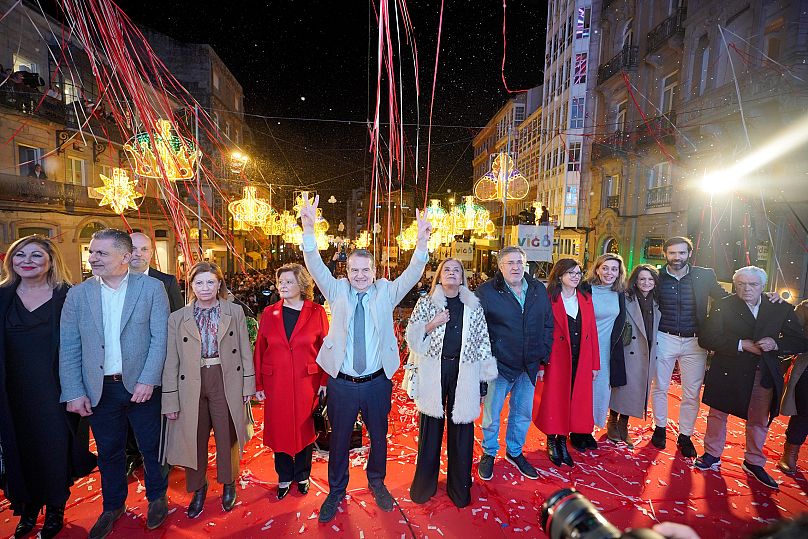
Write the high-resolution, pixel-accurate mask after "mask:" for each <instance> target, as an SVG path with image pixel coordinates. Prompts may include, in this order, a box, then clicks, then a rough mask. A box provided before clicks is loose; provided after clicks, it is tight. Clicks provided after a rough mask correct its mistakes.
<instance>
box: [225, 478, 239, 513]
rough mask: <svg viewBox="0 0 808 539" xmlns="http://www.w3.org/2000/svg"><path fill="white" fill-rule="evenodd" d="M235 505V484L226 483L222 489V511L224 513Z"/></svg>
mask: <svg viewBox="0 0 808 539" xmlns="http://www.w3.org/2000/svg"><path fill="white" fill-rule="evenodd" d="M235 505H236V482H235V481H233V482H232V483H227V484H226V485H224V487H223V488H222V509H224V510H225V512H227V511H230V510H232V509H233V506H235Z"/></svg>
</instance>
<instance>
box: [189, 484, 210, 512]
mask: <svg viewBox="0 0 808 539" xmlns="http://www.w3.org/2000/svg"><path fill="white" fill-rule="evenodd" d="M207 495H208V484H207V483H205V484H204V485H202V487H201V488H200V489H198V490H195V491H194V497H193V498H191V503H190V504H189V505H188V513H187V514H188V518H196V517H198V516H199V515H201V514H202V509H203V508H204V507H205V497H206V496H207Z"/></svg>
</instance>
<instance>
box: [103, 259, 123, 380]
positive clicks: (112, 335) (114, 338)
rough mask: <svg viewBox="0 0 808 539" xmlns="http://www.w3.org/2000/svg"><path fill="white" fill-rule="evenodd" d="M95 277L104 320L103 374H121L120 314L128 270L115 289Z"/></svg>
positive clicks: (121, 312)
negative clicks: (99, 292)
mask: <svg viewBox="0 0 808 539" xmlns="http://www.w3.org/2000/svg"><path fill="white" fill-rule="evenodd" d="M97 279H98V282H99V284H100V285H101V314H102V317H103V320H104V376H108V375H110V374H121V373H122V372H123V355H122V353H121V315H122V314H123V303H124V300H125V299H126V288H127V286H128V284H129V272H127V273H126V276H124V278H123V280H122V281H121V284H120V285H119V286H118V288H117V289H115V288H111V287H109V286H107V284H106V283H105V282H104V280H103V279H102V278H101V277H97Z"/></svg>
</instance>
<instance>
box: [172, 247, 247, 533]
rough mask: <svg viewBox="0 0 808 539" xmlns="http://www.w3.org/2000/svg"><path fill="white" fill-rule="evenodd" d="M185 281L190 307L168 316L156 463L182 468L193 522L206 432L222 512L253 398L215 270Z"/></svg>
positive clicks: (242, 335)
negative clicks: (162, 430) (164, 425)
mask: <svg viewBox="0 0 808 539" xmlns="http://www.w3.org/2000/svg"><path fill="white" fill-rule="evenodd" d="M188 282H190V284H191V298H192V301H191V303H190V304H189V305H187V306H185V307H183V308H182V309H180V310H178V311H175V312H173V313H171V316H170V317H169V319H168V350H167V353H166V362H165V367H164V368H163V397H162V409H163V414H164V415H165V416H166V417H167V418H168V419H169V421H168V429H167V432H166V436H165V452H164V454H163V461H164V462H166V463H168V464H173V465H177V466H183V467H184V468H185V488H186V489H187V491H188V492H193V493H194V495H193V498H192V499H191V503H190V505H189V506H188V517H189V518H196V517H198V516H199V514H200V513H202V509H203V507H204V504H205V496H206V495H207V491H208V484H207V480H206V478H205V475H206V472H207V467H208V440H209V438H210V430H211V428H212V429H213V436H214V439H215V441H216V478H217V480H218V482H219V483H221V484H222V485H223V489H222V509H224V510H225V511H230V510H231V509H233V506H234V505H235V503H236V484H235V481H236V479H238V475H239V459H240V457H241V453H242V451H243V450H244V446H245V445H246V444H247V442H248V441H249V440H250V438H251V437H252V433H253V432H252V414H251V413H250V411H249V400H250V397H251V396H252V395H253V394H255V373H254V370H253V362H252V351H251V348H250V339H249V336H248V334H247V321H246V319H245V316H244V311H243V310H242V308H241V307H240V306H238V305H236V304H235V303H233V302H231V301H228V299H227V287H226V286H225V284H224V275H222V270H221V269H219V267H218V266H217V265H216V264H213V263H210V262H198V263H197V264H195V265H194V266H193V267H192V268H191V272H190V274H189V276H188Z"/></svg>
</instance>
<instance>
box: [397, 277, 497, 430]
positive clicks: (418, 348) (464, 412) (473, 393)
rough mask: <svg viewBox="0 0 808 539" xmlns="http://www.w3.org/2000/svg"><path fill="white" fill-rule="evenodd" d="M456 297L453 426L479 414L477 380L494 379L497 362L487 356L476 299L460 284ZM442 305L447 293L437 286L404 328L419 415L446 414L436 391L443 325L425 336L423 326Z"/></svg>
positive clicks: (488, 347)
mask: <svg viewBox="0 0 808 539" xmlns="http://www.w3.org/2000/svg"><path fill="white" fill-rule="evenodd" d="M460 301H461V302H462V303H463V336H462V340H461V349H460V366H459V374H458V375H457V390H456V391H455V403H454V409H453V410H452V416H451V418H452V422H453V423H455V424H463V423H473V422H474V420H476V419H477V417H479V415H480V382H490V381H492V380H495V379H496V377H497V360H496V358H494V356H492V355H491V341H490V340H489V338H488V326H487V325H486V323H485V315H484V314H483V308H482V306H481V305H480V301H479V300H478V299H477V296H475V295H474V293H473V292H471V290H469V289H468V288H466V287H465V286H461V287H460ZM445 308H446V296H445V295H444V293H443V288H442V287H441V286H440V285H438V286H437V287H436V288H435V292H433V294H432V295H431V296H425V297H423V298H421V299H419V300H418V303H417V304H416V305H415V309H413V311H412V315H411V316H410V321H409V324H408V325H407V332H406V339H407V345H408V346H409V348H410V362H411V363H413V364H414V365H415V366H416V367H417V369H418V375H417V376H416V381H415V383H416V384H418V387H417V391H416V397H415V405H416V406H417V408H418V411H420V412H421V413H423V414H425V415H428V416H430V417H437V418H442V417H444V414H445V412H444V409H443V399H442V395H441V351H442V349H443V336H444V334H445V333H446V325H445V324H443V325H440V326H438V327H436V328H435V329H433V330H432V331H431V332H430V333H429V334H427V333H426V325H427V323H428V322H429V321H430V320H432V318H434V317H435V315H436V314H438V313H439V312H440V311H442V310H444V309H445Z"/></svg>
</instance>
